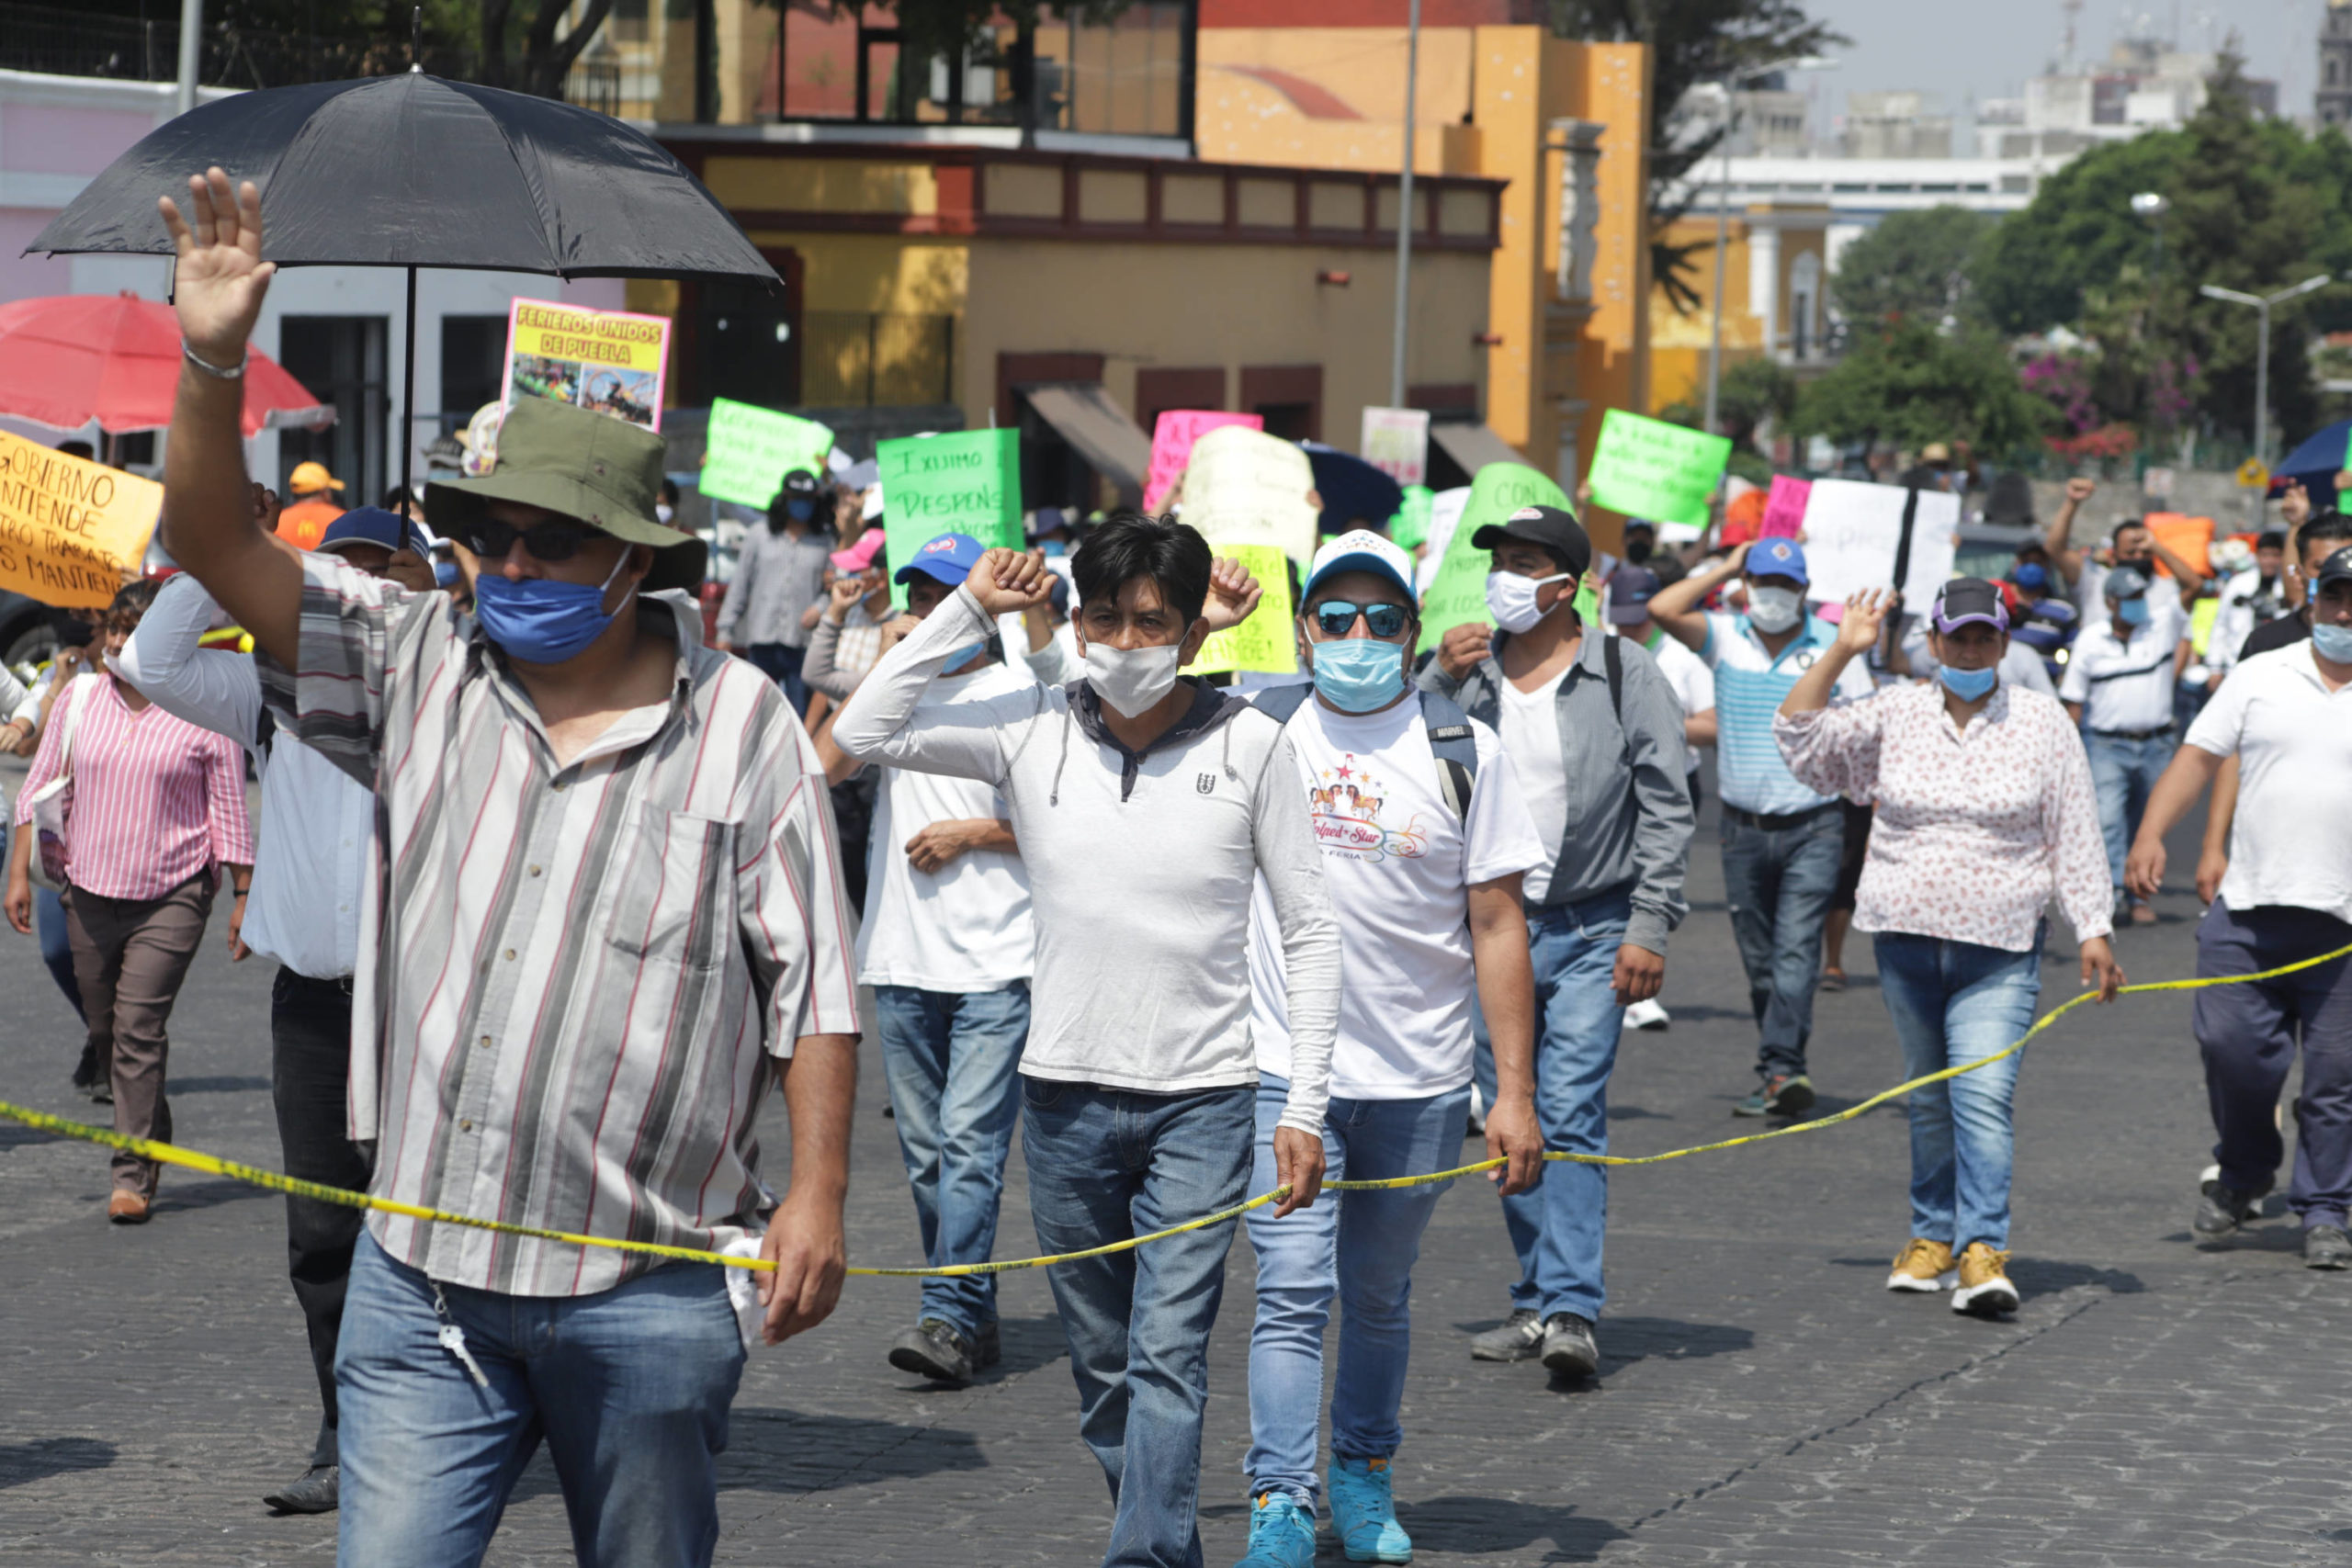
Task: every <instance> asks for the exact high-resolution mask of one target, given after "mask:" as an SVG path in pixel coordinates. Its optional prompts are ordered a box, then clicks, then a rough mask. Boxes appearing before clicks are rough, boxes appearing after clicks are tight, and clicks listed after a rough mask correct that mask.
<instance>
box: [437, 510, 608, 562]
mask: <svg viewBox="0 0 2352 1568" xmlns="http://www.w3.org/2000/svg"><path fill="white" fill-rule="evenodd" d="M449 536H450V537H451V538H453V539H455V540H457V541H458V543H459V544H461V545H463V546H465V547H466V548H468V549H469V550H471V551H472V552H473V553H474V554H475V555H477V556H479V557H481V558H482V559H484V560H504V559H505V558H506V555H507V552H508V551H510V550H512V549H513V548H514V547H515V540H517V539H520V540H522V541H523V547H524V548H525V549H526V550H528V551H529V552H530V554H531V558H532V559H533V560H537V561H565V560H570V559H571V558H572V557H574V556H576V555H578V554H579V553H580V551H581V547H582V546H584V545H586V544H587V543H588V541H589V540H591V539H599V538H607V537H609V536H608V535H607V534H605V531H604V530H603V529H602V528H592V527H590V526H589V525H587V524H585V523H581V522H576V521H574V520H573V519H571V518H569V517H550V518H548V520H547V521H546V522H544V523H534V524H532V525H530V526H529V527H527V528H517V527H516V526H515V525H514V524H512V523H500V522H497V521H495V520H493V519H492V518H488V517H478V518H475V519H473V520H472V521H470V522H467V523H460V524H459V525H458V526H457V527H456V528H454V529H452V530H450V535H449Z"/></svg>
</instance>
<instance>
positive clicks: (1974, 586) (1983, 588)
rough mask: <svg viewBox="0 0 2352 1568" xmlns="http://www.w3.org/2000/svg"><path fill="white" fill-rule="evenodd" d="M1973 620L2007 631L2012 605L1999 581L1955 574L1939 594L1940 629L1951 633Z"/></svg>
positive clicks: (1937, 608)
mask: <svg viewBox="0 0 2352 1568" xmlns="http://www.w3.org/2000/svg"><path fill="white" fill-rule="evenodd" d="M1971 621H1982V622H1983V623H1984V624H1985V625H1986V626H1991V627H1992V628H1993V629H1994V630H1995V631H2002V632H2005V631H2007V630H2008V629H2009V607H2008V604H2007V602H2006V601H2004V600H2003V599H2002V597H2001V590H2000V587H1999V586H1998V585H1997V584H1996V583H1991V582H1987V581H1985V579H1983V578H1981V577H1955V578H1953V579H1952V580H1951V581H1950V582H1947V583H1945V584H1944V585H1943V587H1942V588H1941V589H1940V590H1939V591H1938V592H1937V594H1936V630H1938V631H1939V632H1942V633H1944V634H1945V635H1946V636H1950V635H1951V633H1953V632H1955V631H1958V630H1959V629H1960V628H1961V627H1962V626H1966V625H1968V623H1969V622H1971Z"/></svg>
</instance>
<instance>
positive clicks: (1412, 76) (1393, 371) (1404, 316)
mask: <svg viewBox="0 0 2352 1568" xmlns="http://www.w3.org/2000/svg"><path fill="white" fill-rule="evenodd" d="M1420 65H1421V0H1412V4H1411V6H1410V8H1409V9H1408V11H1407V12H1406V19H1405V176H1404V178H1403V179H1402V180H1401V181H1399V182H1398V184H1397V333H1396V342H1395V343H1394V344H1391V345H1390V349H1389V360H1388V406H1389V407H1390V408H1393V409H1401V408H1403V407H1404V406H1405V339H1406V334H1407V333H1408V330H1409V328H1410V321H1411V315H1412V295H1413V91H1414V88H1415V87H1416V86H1418V85H1419V82H1418V80H1417V78H1418V77H1419V73H1420Z"/></svg>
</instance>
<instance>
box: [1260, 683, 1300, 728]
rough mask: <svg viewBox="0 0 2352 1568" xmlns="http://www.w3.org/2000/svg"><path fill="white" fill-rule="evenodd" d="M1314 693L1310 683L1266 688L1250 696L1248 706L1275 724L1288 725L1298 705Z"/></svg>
mask: <svg viewBox="0 0 2352 1568" xmlns="http://www.w3.org/2000/svg"><path fill="white" fill-rule="evenodd" d="M1314 691H1315V686H1314V683H1313V682H1307V681H1297V682H1292V683H1291V684H1290V685H1287V686H1268V687H1267V688H1266V689H1265V690H1263V691H1261V692H1256V693H1253V694H1251V695H1250V706H1251V707H1254V708H1256V709H1257V710H1258V711H1259V712H1260V713H1261V714H1264V715H1265V716H1267V717H1268V718H1271V719H1272V720H1273V721H1274V722H1275V723H1276V724H1288V723H1289V722H1290V721H1291V716H1292V715H1294V714H1295V713H1297V712H1298V710H1299V706H1300V705H1302V704H1304V703H1305V702H1306V699H1307V697H1308V696H1310V695H1311V694H1313V693H1314Z"/></svg>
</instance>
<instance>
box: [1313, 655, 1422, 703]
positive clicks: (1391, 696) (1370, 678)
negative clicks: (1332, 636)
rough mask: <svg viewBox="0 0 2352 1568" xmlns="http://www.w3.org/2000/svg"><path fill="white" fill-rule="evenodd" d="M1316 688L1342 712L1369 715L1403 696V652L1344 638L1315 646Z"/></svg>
mask: <svg viewBox="0 0 2352 1568" xmlns="http://www.w3.org/2000/svg"><path fill="white" fill-rule="evenodd" d="M1315 689H1316V690H1317V692H1320V693H1321V694H1323V698H1324V700H1325V701H1327V702H1329V704H1330V705H1332V706H1333V707H1335V708H1338V709H1339V710H1340V712H1341V713H1371V712H1373V711H1374V710H1375V709H1378V708H1385V707H1386V706H1387V705H1389V704H1390V703H1393V702H1395V701H1396V700H1397V698H1398V697H1401V696H1403V695H1404V694H1405V650H1404V649H1401V648H1399V647H1397V645H1396V644H1395V643H1393V642H1379V641H1376V640H1374V638H1371V637H1346V638H1343V639H1341V640H1340V641H1338V642H1318V643H1317V644H1316V645H1315Z"/></svg>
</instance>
